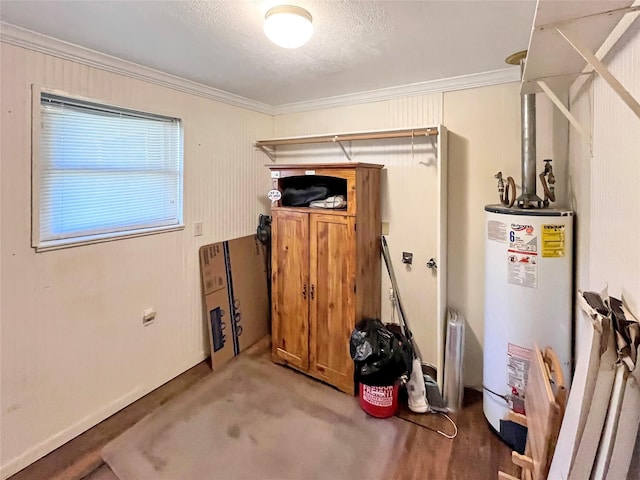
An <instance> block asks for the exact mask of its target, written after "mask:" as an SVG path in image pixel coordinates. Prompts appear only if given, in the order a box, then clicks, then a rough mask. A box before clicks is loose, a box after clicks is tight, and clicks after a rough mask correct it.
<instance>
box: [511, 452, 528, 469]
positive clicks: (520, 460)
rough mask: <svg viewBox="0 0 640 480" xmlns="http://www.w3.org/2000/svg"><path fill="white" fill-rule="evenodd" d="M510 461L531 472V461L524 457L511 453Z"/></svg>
mask: <svg viewBox="0 0 640 480" xmlns="http://www.w3.org/2000/svg"><path fill="white" fill-rule="evenodd" d="M511 461H512V462H513V463H514V464H515V465H517V466H519V467H520V468H524V469H526V470H533V460H532V459H531V457H527V456H526V455H520V454H519V453H518V452H511Z"/></svg>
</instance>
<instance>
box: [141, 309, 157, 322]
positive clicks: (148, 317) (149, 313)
mask: <svg viewBox="0 0 640 480" xmlns="http://www.w3.org/2000/svg"><path fill="white" fill-rule="evenodd" d="M155 319H156V311H155V310H154V309H153V308H147V309H146V310H145V311H144V312H143V314H142V325H143V326H145V327H146V326H147V325H151V324H152V323H153V322H154V320H155Z"/></svg>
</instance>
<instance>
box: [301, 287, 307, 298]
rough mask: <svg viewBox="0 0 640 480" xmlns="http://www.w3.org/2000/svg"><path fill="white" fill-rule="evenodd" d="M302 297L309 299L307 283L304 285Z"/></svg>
mask: <svg viewBox="0 0 640 480" xmlns="http://www.w3.org/2000/svg"><path fill="white" fill-rule="evenodd" d="M302 298H304V299H305V300H306V299H307V284H306V283H305V284H304V285H303V286H302Z"/></svg>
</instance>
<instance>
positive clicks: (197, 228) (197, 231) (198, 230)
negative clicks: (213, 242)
mask: <svg viewBox="0 0 640 480" xmlns="http://www.w3.org/2000/svg"><path fill="white" fill-rule="evenodd" d="M200 235H202V222H196V223H194V224H193V236H194V237H199V236H200Z"/></svg>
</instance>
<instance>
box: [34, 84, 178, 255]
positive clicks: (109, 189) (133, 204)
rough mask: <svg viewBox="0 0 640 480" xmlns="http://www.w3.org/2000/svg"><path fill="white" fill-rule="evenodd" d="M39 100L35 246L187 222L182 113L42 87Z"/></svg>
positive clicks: (88, 240)
mask: <svg viewBox="0 0 640 480" xmlns="http://www.w3.org/2000/svg"><path fill="white" fill-rule="evenodd" d="M39 100H40V124H39V152H37V153H36V154H34V191H33V194H34V195H33V197H34V198H33V202H34V203H33V204H34V215H33V217H34V231H33V233H34V235H33V244H34V245H33V246H34V247H36V249H38V250H46V249H49V248H57V247H60V246H67V245H70V244H78V243H88V242H94V241H99V240H104V239H111V238H117V237H121V236H131V235H137V234H146V233H151V232H156V231H163V230H168V229H175V228H182V227H183V224H182V163H183V162H182V129H181V126H180V120H178V119H176V118H169V117H162V116H158V115H150V114H146V113H140V112H134V111H130V110H124V109H120V108H114V107H109V106H104V105H98V104H95V103H90V102H85V101H82V100H76V99H71V98H65V97H61V96H58V95H53V94H48V93H44V92H43V93H42V94H41V95H40V99H39ZM35 138H37V137H34V139H35ZM35 141H36V142H38V140H37V139H36V140H35Z"/></svg>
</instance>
